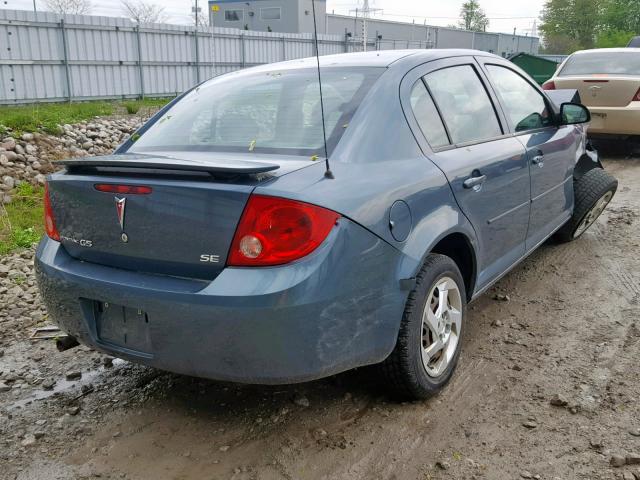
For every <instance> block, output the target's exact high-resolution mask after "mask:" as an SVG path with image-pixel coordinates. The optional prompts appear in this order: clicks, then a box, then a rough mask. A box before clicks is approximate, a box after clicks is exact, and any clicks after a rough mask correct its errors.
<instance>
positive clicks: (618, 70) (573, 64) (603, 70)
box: [558, 50, 640, 77]
mask: <svg viewBox="0 0 640 480" xmlns="http://www.w3.org/2000/svg"><path fill="white" fill-rule="evenodd" d="M598 73H600V74H607V75H640V53H638V52H611V51H606V50H605V51H593V52H586V53H577V54H575V55H571V56H570V57H569V58H568V59H567V61H566V62H565V64H564V67H562V70H561V71H560V73H559V74H558V76H560V77H564V76H568V75H591V74H598Z"/></svg>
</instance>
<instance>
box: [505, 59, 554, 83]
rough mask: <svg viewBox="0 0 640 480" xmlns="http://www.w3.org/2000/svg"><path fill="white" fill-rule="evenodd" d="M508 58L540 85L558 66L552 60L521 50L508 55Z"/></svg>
mask: <svg viewBox="0 0 640 480" xmlns="http://www.w3.org/2000/svg"><path fill="white" fill-rule="evenodd" d="M508 60H511V61H512V62H513V63H515V64H516V65H517V66H519V67H520V68H521V69H523V70H524V71H525V72H527V73H528V74H529V75H531V78H533V79H534V80H535V81H536V82H538V84H540V85H542V84H543V83H544V82H546V81H547V80H549V79H550V78H551V77H552V76H553V74H554V73H555V71H556V69H557V68H558V64H557V63H556V62H554V61H553V60H547V59H546V58H542V57H537V56H535V55H531V54H529V53H523V52H522V53H516V54H514V55H511V56H510V57H508Z"/></svg>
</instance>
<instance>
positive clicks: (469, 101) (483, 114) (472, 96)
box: [424, 65, 502, 144]
mask: <svg viewBox="0 0 640 480" xmlns="http://www.w3.org/2000/svg"><path fill="white" fill-rule="evenodd" d="M424 80H425V82H426V83H427V85H428V86H429V90H430V91H431V93H432V94H433V99H434V100H435V102H436V104H437V105H438V109H439V110H440V113H441V114H442V118H443V120H444V122H445V124H446V125H447V128H448V130H449V134H450V135H451V142H452V143H454V144H457V143H466V142H474V141H480V140H486V139H489V138H493V137H497V136H500V135H502V129H501V128H500V123H499V122H498V117H497V116H496V112H495V110H494V109H493V105H492V103H491V100H490V99H489V95H488V94H487V92H486V90H485V89H484V86H483V85H482V82H481V81H480V78H479V77H478V74H477V73H476V71H475V69H474V68H473V67H472V66H471V65H460V66H456V67H448V68H443V69H442V70H436V71H435V72H431V73H429V74H428V75H426V76H425V77H424Z"/></svg>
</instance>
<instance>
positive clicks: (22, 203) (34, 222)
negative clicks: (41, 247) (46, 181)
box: [0, 183, 44, 255]
mask: <svg viewBox="0 0 640 480" xmlns="http://www.w3.org/2000/svg"><path fill="white" fill-rule="evenodd" d="M43 190H44V189H43V188H42V187H34V186H32V185H30V184H28V183H21V184H20V185H18V187H17V188H16V189H14V190H13V192H12V197H13V201H12V202H11V203H10V204H8V205H3V206H0V255H4V254H6V253H9V252H12V251H13V250H16V249H19V248H27V247H30V246H31V245H32V244H33V243H35V242H37V241H38V240H39V239H40V237H41V236H42V233H43V232H44V226H43V223H44V210H43V205H42V195H43Z"/></svg>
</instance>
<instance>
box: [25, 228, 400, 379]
mask: <svg viewBox="0 0 640 480" xmlns="http://www.w3.org/2000/svg"><path fill="white" fill-rule="evenodd" d="M401 255H402V254H401V253H400V252H399V251H398V250H396V249H395V248H393V247H391V246H390V245H388V244H387V243H385V242H383V241H382V240H380V239H379V238H377V237H375V236H374V235H373V234H371V233H370V232H368V231H366V230H365V229H363V228H361V227H359V226H358V225H356V224H354V223H352V222H350V221H349V220H347V219H344V218H343V219H341V220H340V221H339V225H338V226H337V227H336V228H334V230H333V231H332V233H331V234H330V235H329V237H328V238H327V240H326V241H325V242H324V243H323V245H322V246H320V247H319V248H318V249H317V250H316V251H315V252H313V253H312V254H311V255H309V256H308V257H306V258H305V259H303V260H301V261H298V262H295V263H292V264H290V265H287V266H281V267H273V268H226V269H225V270H223V272H222V273H221V274H220V275H218V276H217V277H216V279H215V280H213V281H211V282H202V281H196V280H188V279H179V278H173V277H166V276H159V275H152V274H144V273H139V272H131V271H126V270H122V269H116V268H112V267H106V266H101V265H97V264H92V263H88V262H82V261H78V260H76V259H74V258H72V257H70V256H69V255H68V254H67V252H66V251H65V249H64V247H62V246H61V245H60V244H59V243H58V242H55V241H52V240H50V239H48V238H46V237H45V238H44V239H43V240H42V241H41V243H40V245H39V246H38V250H37V255H36V262H35V263H36V274H37V279H38V284H39V287H40V291H41V294H42V296H43V298H44V301H45V303H46V304H47V307H48V309H49V311H50V314H51V316H52V317H53V319H54V320H55V321H56V322H57V323H58V324H59V326H60V327H61V328H62V329H63V330H65V331H66V332H68V333H69V334H71V335H74V336H76V337H77V338H78V340H79V341H81V342H82V343H84V344H86V345H89V346H92V347H94V348H96V349H97V350H100V351H103V352H106V353H109V354H111V355H114V356H117V357H121V358H125V359H128V360H131V361H134V362H138V363H143V364H146V365H150V366H153V367H157V368H160V369H163V370H168V371H173V372H176V373H182V374H187V375H193V376H199V377H205V378H211V379H219V380H229V381H238V382H245V383H265V384H277V383H294V382H300V381H306V380H311V379H315V378H320V377H324V376H328V375H331V374H334V373H337V372H340V371H344V370H348V369H350V368H353V367H356V366H361V365H366V364H371V363H376V362H379V361H382V360H383V359H384V358H386V356H387V355H388V354H389V353H390V352H391V350H392V349H393V347H394V345H395V341H396V337H397V333H398V328H399V324H400V319H401V317H402V312H403V309H404V303H405V300H406V296H407V292H406V291H402V290H401V289H400V284H399V281H398V279H397V275H396V272H397V265H398V263H399V261H400V256H401ZM94 300H97V301H100V302H109V303H112V304H118V305H124V306H127V307H131V308H134V309H141V310H144V311H145V312H146V313H147V315H148V318H149V325H148V335H149V338H150V349H149V350H146V351H144V352H142V351H135V350H130V349H128V348H125V347H123V346H121V345H114V344H111V343H108V342H105V341H103V340H102V339H101V338H100V337H99V335H98V333H97V330H96V320H95V314H94V312H93V308H92V305H94V303H95V302H94Z"/></svg>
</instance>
